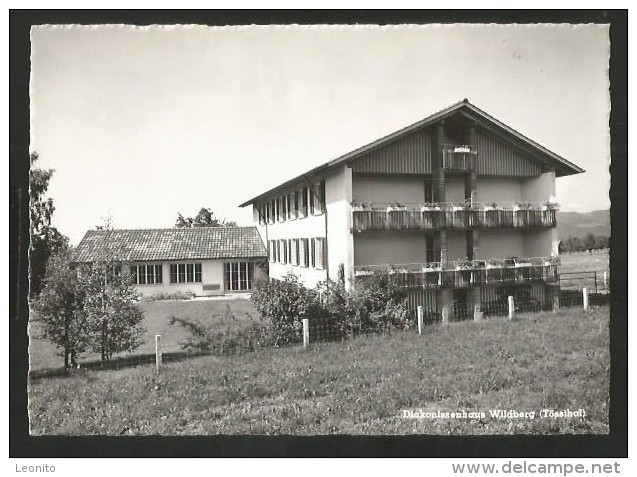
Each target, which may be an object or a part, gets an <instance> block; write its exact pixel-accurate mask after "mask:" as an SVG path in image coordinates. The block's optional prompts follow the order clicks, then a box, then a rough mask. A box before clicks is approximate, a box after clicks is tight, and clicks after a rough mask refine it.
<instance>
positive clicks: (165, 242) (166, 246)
mask: <svg viewBox="0 0 637 477" xmlns="http://www.w3.org/2000/svg"><path fill="white" fill-rule="evenodd" d="M73 254H74V255H73V257H74V260H73V261H74V262H77V263H80V262H100V261H122V262H129V261H130V262H138V261H139V262H144V261H159V260H206V259H230V258H265V257H267V251H266V248H265V245H264V244H263V241H262V240H261V236H260V235H259V232H258V231H257V229H256V227H194V228H182V229H177V228H174V229H140V230H121V229H120V230H89V231H88V232H86V235H84V238H83V239H82V241H81V242H80V244H79V245H78V246H77V248H76V249H75V250H74V252H73Z"/></svg>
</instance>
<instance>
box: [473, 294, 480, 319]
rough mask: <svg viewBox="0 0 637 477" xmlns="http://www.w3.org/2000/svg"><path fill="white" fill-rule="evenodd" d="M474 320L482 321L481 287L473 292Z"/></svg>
mask: <svg viewBox="0 0 637 477" xmlns="http://www.w3.org/2000/svg"><path fill="white" fill-rule="evenodd" d="M472 291H473V320H474V321H482V293H481V289H480V287H475V288H474V289H473V290H472Z"/></svg>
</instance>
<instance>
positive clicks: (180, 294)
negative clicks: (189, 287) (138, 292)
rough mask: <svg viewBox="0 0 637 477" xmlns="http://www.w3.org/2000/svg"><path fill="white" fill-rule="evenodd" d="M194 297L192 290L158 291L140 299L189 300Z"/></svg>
mask: <svg viewBox="0 0 637 477" xmlns="http://www.w3.org/2000/svg"><path fill="white" fill-rule="evenodd" d="M194 297H195V293H194V292H192V291H175V292H159V293H155V294H154V295H150V296H147V297H144V298H143V299H142V301H159V300H191V299H192V298H194Z"/></svg>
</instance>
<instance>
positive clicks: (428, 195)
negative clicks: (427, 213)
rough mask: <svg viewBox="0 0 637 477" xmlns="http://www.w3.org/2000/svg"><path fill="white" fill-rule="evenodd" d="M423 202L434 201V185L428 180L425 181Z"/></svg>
mask: <svg viewBox="0 0 637 477" xmlns="http://www.w3.org/2000/svg"><path fill="white" fill-rule="evenodd" d="M425 202H429V203H430V204H431V203H433V202H434V187H433V183H431V182H429V181H427V182H425Z"/></svg>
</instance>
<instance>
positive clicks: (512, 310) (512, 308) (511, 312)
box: [509, 296, 515, 320]
mask: <svg viewBox="0 0 637 477" xmlns="http://www.w3.org/2000/svg"><path fill="white" fill-rule="evenodd" d="M513 315H515V303H514V302H513V297H512V296H509V320H512V319H513Z"/></svg>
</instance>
